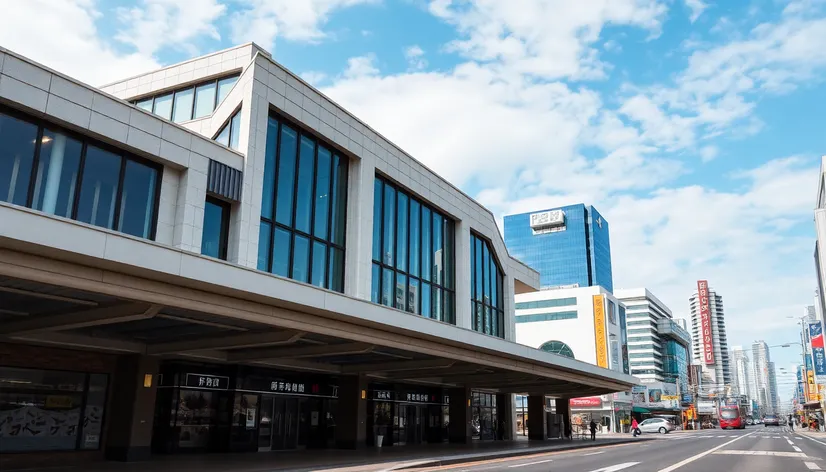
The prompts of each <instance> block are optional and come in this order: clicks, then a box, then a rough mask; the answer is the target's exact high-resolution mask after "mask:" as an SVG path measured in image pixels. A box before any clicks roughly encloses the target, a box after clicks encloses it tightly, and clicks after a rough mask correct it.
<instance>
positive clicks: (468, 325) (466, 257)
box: [453, 220, 507, 330]
mask: <svg viewBox="0 0 826 472" xmlns="http://www.w3.org/2000/svg"><path fill="white" fill-rule="evenodd" d="M453 247H454V248H456V249H455V250H454V251H455V254H454V257H455V269H454V271H455V274H456V275H455V276H456V284H455V287H456V300H457V301H456V326H458V327H460V328H465V329H471V330H472V329H474V326H473V313H472V310H471V304H470V303H465V301H466V300H470V294H471V291H470V263H468V261H470V224H469V223H468V222H467V221H462V220H460V221H457V222H456V225H455V230H454V246H453ZM506 292H507V290H506ZM505 319H507V316H506V317H505Z"/></svg>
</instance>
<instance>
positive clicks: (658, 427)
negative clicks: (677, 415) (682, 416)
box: [640, 418, 676, 434]
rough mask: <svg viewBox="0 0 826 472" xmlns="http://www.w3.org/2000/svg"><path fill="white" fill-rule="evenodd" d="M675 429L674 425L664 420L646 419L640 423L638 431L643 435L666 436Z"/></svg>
mask: <svg viewBox="0 0 826 472" xmlns="http://www.w3.org/2000/svg"><path fill="white" fill-rule="evenodd" d="M675 429H676V427H675V426H674V423H672V422H670V421H668V420H666V419H664V418H648V419H647V420H645V421H643V422H642V423H640V431H642V432H643V433H660V434H667V433H670V432H671V431H674V430H675Z"/></svg>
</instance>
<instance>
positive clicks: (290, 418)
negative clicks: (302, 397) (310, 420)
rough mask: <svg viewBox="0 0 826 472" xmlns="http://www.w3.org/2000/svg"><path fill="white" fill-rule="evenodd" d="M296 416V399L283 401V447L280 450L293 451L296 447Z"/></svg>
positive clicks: (297, 413)
mask: <svg viewBox="0 0 826 472" xmlns="http://www.w3.org/2000/svg"><path fill="white" fill-rule="evenodd" d="M298 415H299V411H298V399H296V398H288V399H287V400H286V401H284V447H282V448H281V449H295V448H296V446H297V445H298Z"/></svg>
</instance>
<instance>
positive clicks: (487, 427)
mask: <svg viewBox="0 0 826 472" xmlns="http://www.w3.org/2000/svg"><path fill="white" fill-rule="evenodd" d="M400 112H403V110H400ZM538 287H539V274H538V273H537V272H536V271H534V270H532V269H530V268H529V267H527V266H526V265H524V264H522V263H520V262H519V261H517V260H515V259H514V258H512V257H510V256H509V254H508V251H507V250H506V248H505V245H504V242H503V240H502V237H501V235H500V232H499V230H498V228H497V227H496V223H495V219H494V217H493V215H492V214H491V212H490V211H489V210H487V209H486V208H484V207H482V206H481V205H480V204H479V203H477V202H476V201H474V200H473V199H472V198H470V197H468V196H467V195H465V194H464V193H462V192H461V191H460V190H459V189H457V188H456V187H454V186H453V185H451V184H450V183H449V182H447V181H445V180H444V179H442V178H441V177H439V176H438V175H436V174H435V173H433V172H432V171H431V170H430V169H428V168H427V167H425V166H424V165H422V164H421V163H420V162H418V161H417V160H415V159H414V158H413V157H411V156H409V155H408V154H406V153H405V152H404V151H403V150H401V149H399V148H398V147H397V146H395V145H394V144H393V143H391V142H389V141H388V140H387V139H385V138H384V137H382V136H381V135H380V134H379V133H377V132H376V131H375V130H373V129H372V128H370V126H368V125H367V124H365V123H363V122H362V121H360V120H359V119H357V118H356V117H354V116H353V115H352V114H351V113H349V112H348V111H347V110H344V109H343V108H341V107H340V106H338V105H337V104H336V103H334V102H333V101H332V100H330V99H329V98H327V97H325V96H324V95H322V94H321V93H320V92H319V91H317V90H315V89H314V88H313V87H311V86H310V85H308V84H307V83H305V82H304V81H302V80H301V79H300V78H298V77H297V76H296V75H295V74H293V73H291V72H290V71H288V70H286V69H285V68H284V67H282V66H281V65H279V64H278V63H276V62H275V61H274V60H273V58H272V56H271V55H270V54H269V53H268V52H266V51H264V50H262V49H261V48H259V47H258V46H256V45H255V44H245V45H241V46H238V47H235V48H231V49H228V50H225V51H220V52H216V53H213V54H209V55H207V56H203V57H200V58H196V59H192V60H190V61H186V62H183V63H180V64H176V65H173V66H170V67H167V68H164V69H162V70H157V71H153V72H149V73H146V74H144V75H140V76H137V77H132V78H128V79H125V80H122V81H120V82H117V83H113V84H110V85H107V86H104V87H100V88H95V87H91V86H89V85H86V84H84V83H81V82H79V81H77V80H74V79H72V78H70V77H67V76H65V75H63V74H61V73H59V72H57V71H53V70H50V69H48V68H46V67H44V66H42V65H40V64H37V63H35V62H33V61H31V60H29V59H27V58H25V57H22V56H20V55H18V54H15V53H14V52H12V51H8V50H4V49H0V469H5V468H12V467H18V466H21V465H23V466H28V467H32V466H37V465H45V464H48V463H55V462H56V463H59V464H61V465H69V464H72V463H80V462H83V461H89V460H100V459H104V458H105V459H108V460H140V459H145V458H148V457H150V456H151V455H152V454H153V453H154V454H163V453H183V452H188V451H209V452H230V451H236V452H240V451H249V452H256V451H271V450H283V449H295V448H328V447H338V448H358V447H375V446H376V445H377V443H378V442H379V441H381V444H382V445H384V446H386V447H387V446H398V445H404V444H423V443H426V444H431V443H441V442H445V441H450V442H459V443H462V442H470V441H472V440H473V439H474V437H476V438H482V439H483V438H488V437H491V436H490V431H491V430H492V429H495V428H497V425H499V424H504V425H506V426H505V427H506V428H507V430H506V436H510V435H511V434H512V429H513V424H514V418H513V417H512V416H513V406H512V402H511V398H512V394H515V393H520V394H527V395H528V396H529V397H528V409H529V411H530V415H531V418H538V419H537V420H536V421H533V420H532V421H531V424H530V428H531V431H530V436H531V438H532V439H537V440H541V439H545V438H546V435H547V434H546V431H547V429H546V425H545V419H546V415H545V411H546V408H547V404H546V397H550V398H556V399H560V400H561V401H557V404H556V411H557V412H558V413H565V412H567V411H568V410H567V409H568V399H569V398H574V397H584V396H593V395H601V394H604V393H609V392H616V391H627V390H628V389H629V388H630V387H631V386H632V385H633V384H635V383H636V379H635V378H633V377H631V376H630V375H628V374H625V373H623V371H622V370H609V369H604V368H599V367H597V366H594V365H591V364H588V363H586V362H582V361H579V360H576V359H572V358H569V357H565V356H561V355H558V354H555V353H551V352H545V351H542V350H538V349H535V348H533V347H529V346H524V345H520V344H517V343H516V342H515V337H516V330H515V317H514V297H515V294H519V293H527V292H531V291H534V290H536V289H538ZM566 416H567V415H566Z"/></svg>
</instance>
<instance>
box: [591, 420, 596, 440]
mask: <svg viewBox="0 0 826 472" xmlns="http://www.w3.org/2000/svg"><path fill="white" fill-rule="evenodd" d="M596 440H597V423H596V421H594V420H591V441H596Z"/></svg>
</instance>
